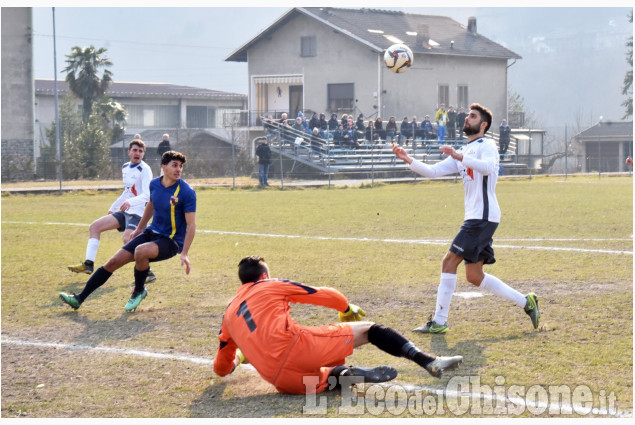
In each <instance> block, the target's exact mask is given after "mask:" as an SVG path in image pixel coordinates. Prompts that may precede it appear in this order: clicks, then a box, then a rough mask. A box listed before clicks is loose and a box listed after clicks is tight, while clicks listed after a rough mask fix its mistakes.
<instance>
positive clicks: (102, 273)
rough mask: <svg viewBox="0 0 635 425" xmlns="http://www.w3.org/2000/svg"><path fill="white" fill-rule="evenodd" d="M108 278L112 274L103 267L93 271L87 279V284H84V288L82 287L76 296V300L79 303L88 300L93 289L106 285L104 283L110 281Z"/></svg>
mask: <svg viewBox="0 0 635 425" xmlns="http://www.w3.org/2000/svg"><path fill="white" fill-rule="evenodd" d="M110 276H112V273H110V272H109V271H107V270H106V269H104V268H103V267H100V268H98V269H97V270H95V273H93V274H92V276H91V277H90V279H88V282H86V286H84V289H83V290H82V292H81V293H79V294H77V298H78V299H79V301H80V302H84V300H85V299H86V298H88V296H89V295H90V294H92V293H93V291H95V289H97V288H99V287H100V286H101V285H103V284H104V283H106V281H107V280H108V279H110Z"/></svg>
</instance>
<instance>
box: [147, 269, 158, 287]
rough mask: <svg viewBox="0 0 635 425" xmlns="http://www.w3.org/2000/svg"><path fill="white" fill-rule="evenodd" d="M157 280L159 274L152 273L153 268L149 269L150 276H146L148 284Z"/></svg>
mask: <svg viewBox="0 0 635 425" xmlns="http://www.w3.org/2000/svg"><path fill="white" fill-rule="evenodd" d="M155 280H157V276H156V275H155V274H154V273H152V270H148V277H146V285H147V284H148V283H152V282H154V281H155Z"/></svg>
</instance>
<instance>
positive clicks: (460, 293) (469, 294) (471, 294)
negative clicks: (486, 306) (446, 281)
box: [454, 292, 483, 299]
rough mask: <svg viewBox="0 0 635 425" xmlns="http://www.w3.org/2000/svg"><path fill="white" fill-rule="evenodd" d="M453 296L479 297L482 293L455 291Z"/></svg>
mask: <svg viewBox="0 0 635 425" xmlns="http://www.w3.org/2000/svg"><path fill="white" fill-rule="evenodd" d="M454 296H455V297H459V298H465V299H469V298H481V297H482V296H483V293H482V292H455V293H454Z"/></svg>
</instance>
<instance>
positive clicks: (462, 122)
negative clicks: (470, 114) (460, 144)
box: [456, 107, 467, 140]
mask: <svg viewBox="0 0 635 425" xmlns="http://www.w3.org/2000/svg"><path fill="white" fill-rule="evenodd" d="M466 118H467V113H466V112H465V108H463V107H460V108H459V113H458V114H457V116H456V125H457V129H458V130H459V140H461V139H463V125H465V119H466Z"/></svg>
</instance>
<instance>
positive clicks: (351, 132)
mask: <svg viewBox="0 0 635 425" xmlns="http://www.w3.org/2000/svg"><path fill="white" fill-rule="evenodd" d="M342 144H343V145H344V146H346V147H348V148H353V149H357V148H358V147H359V143H357V130H355V127H353V120H352V119H351V118H349V119H348V121H347V122H346V127H344V132H343V137H342Z"/></svg>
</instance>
